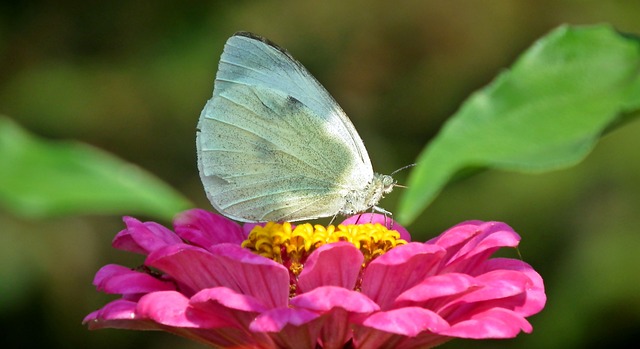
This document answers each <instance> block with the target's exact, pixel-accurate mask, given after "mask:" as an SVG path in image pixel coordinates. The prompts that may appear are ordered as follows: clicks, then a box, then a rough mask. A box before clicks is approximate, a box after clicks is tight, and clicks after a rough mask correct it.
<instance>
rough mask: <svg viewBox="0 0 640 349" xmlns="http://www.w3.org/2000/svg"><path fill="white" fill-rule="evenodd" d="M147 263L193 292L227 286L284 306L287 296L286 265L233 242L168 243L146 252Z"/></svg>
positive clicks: (270, 304)
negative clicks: (204, 244) (207, 244)
mask: <svg viewBox="0 0 640 349" xmlns="http://www.w3.org/2000/svg"><path fill="white" fill-rule="evenodd" d="M146 264H147V265H149V266H152V267H155V268H158V269H160V270H162V271H164V272H165V273H167V274H169V275H171V276H173V278H174V279H175V280H176V281H179V282H180V283H181V284H183V285H185V287H188V288H189V289H191V290H192V292H194V293H195V292H197V291H199V290H202V289H206V288H212V287H218V286H222V287H228V288H230V289H232V290H234V291H236V292H238V293H241V294H246V295H249V296H253V297H255V298H256V299H258V300H260V302H262V303H263V304H264V305H265V306H267V307H269V308H277V307H281V306H286V304H287V300H288V297H289V272H288V271H287V269H286V268H285V267H283V266H282V265H280V264H278V263H276V262H274V261H272V260H270V259H268V258H265V257H262V256H259V255H256V254H254V253H251V252H250V251H248V250H246V249H244V248H242V247H240V246H237V245H234V244H220V245H216V246H214V247H212V248H211V251H206V250H204V249H202V248H199V247H196V246H190V245H185V244H181V245H174V246H168V247H167V248H164V249H161V250H158V251H155V252H154V253H152V254H151V255H149V257H148V258H147V261H146Z"/></svg>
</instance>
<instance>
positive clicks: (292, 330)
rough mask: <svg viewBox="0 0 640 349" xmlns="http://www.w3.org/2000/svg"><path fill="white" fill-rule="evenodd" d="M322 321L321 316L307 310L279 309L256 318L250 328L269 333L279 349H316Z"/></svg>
mask: <svg viewBox="0 0 640 349" xmlns="http://www.w3.org/2000/svg"><path fill="white" fill-rule="evenodd" d="M321 325H322V321H321V319H320V314H317V313H315V312H312V311H309V310H306V309H292V308H278V309H272V310H269V311H267V312H265V313H262V314H260V315H258V317H256V319H255V320H254V321H253V322H252V323H251V325H250V326H249V328H250V329H251V331H254V332H259V333H260V332H264V333H269V334H270V335H271V338H272V339H273V340H274V341H275V342H276V343H277V344H278V348H301V349H304V348H308V349H313V348H316V343H317V340H318V337H319V333H320V329H321Z"/></svg>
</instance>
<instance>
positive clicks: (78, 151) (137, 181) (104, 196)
mask: <svg viewBox="0 0 640 349" xmlns="http://www.w3.org/2000/svg"><path fill="white" fill-rule="evenodd" d="M0 205H2V206H3V207H5V208H6V209H8V210H10V211H12V212H14V213H16V214H19V215H22V216H27V217H47V216H57V215H70V214H83V213H100V214H135V213H138V214H145V215H149V216H152V217H157V218H162V219H170V218H172V217H173V215H174V214H176V213H177V212H179V211H181V210H183V209H185V208H188V207H189V206H191V205H190V203H189V202H188V200H187V199H185V198H184V197H183V196H181V195H180V194H179V193H177V192H176V191H174V190H173V189H171V188H170V187H169V186H167V185H166V184H164V183H162V182H161V181H160V180H158V179H157V178H155V177H153V176H152V175H150V174H149V173H147V172H145V171H143V170H142V169H140V168H139V167H136V166H134V165H132V164H128V163H126V162H124V161H123V160H120V159H118V158H116V157H114V156H112V155H109V154H107V153H105V152H103V151H100V150H98V149H96V148H93V147H90V146H88V145H86V144H82V143H79V142H73V141H58V142H53V141H47V140H43V139H39V138H37V137H35V136H33V135H30V134H28V133H27V132H25V131H24V130H22V129H21V128H20V127H19V126H18V125H16V124H15V123H14V122H12V121H10V120H9V119H7V118H4V117H0Z"/></svg>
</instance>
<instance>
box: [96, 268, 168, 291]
mask: <svg viewBox="0 0 640 349" xmlns="http://www.w3.org/2000/svg"><path fill="white" fill-rule="evenodd" d="M93 284H94V285H95V286H96V288H97V289H98V290H99V291H103V292H105V293H111V294H123V295H125V294H136V293H148V292H154V291H167V290H174V289H175V286H174V285H173V283H171V282H167V281H162V280H159V279H157V278H155V277H153V276H151V275H149V274H146V273H141V272H138V271H134V270H131V269H129V268H127V267H123V266H121V265H116V264H108V265H105V266H104V267H102V268H100V270H98V272H97V273H96V276H95V277H94V279H93Z"/></svg>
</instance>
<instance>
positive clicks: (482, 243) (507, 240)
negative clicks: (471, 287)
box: [427, 221, 520, 273]
mask: <svg viewBox="0 0 640 349" xmlns="http://www.w3.org/2000/svg"><path fill="white" fill-rule="evenodd" d="M519 241H520V236H518V234H516V232H514V231H513V229H511V227H509V226H508V225H506V224H504V223H501V222H480V221H469V222H465V223H461V224H458V225H456V226H454V227H453V228H451V229H449V230H447V231H445V232H444V233H442V234H441V235H440V236H438V237H436V238H434V239H432V240H430V241H429V242H427V243H428V244H435V245H438V246H442V247H444V248H446V249H447V255H446V256H445V257H444V260H443V262H444V264H443V267H444V266H446V268H444V269H443V271H456V272H468V273H472V271H473V270H474V268H475V267H477V266H478V265H479V264H480V263H481V262H484V261H485V260H486V259H488V258H489V257H490V256H491V255H492V254H493V253H494V252H495V251H496V250H498V249H499V248H500V247H515V246H517V245H518V243H519Z"/></svg>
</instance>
